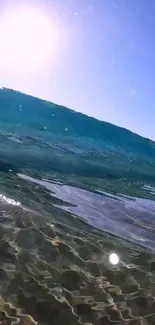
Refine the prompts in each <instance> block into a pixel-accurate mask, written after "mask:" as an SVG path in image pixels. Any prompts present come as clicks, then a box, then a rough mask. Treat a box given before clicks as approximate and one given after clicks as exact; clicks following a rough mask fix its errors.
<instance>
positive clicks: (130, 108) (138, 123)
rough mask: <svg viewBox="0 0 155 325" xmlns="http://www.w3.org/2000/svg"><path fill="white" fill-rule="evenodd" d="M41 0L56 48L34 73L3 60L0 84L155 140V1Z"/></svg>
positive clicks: (2, 8) (16, 3)
mask: <svg viewBox="0 0 155 325" xmlns="http://www.w3.org/2000/svg"><path fill="white" fill-rule="evenodd" d="M23 1H24V0H23ZM6 2H7V0H6V1H4V4H3V5H1V8H0V13H1V11H2V10H6V7H5V6H6ZM12 3H14V5H16V6H17V5H18V1H16V0H15V1H14V2H12ZM32 3H33V0H32V1H31V2H30V5H29V8H31V5H32ZM40 4H41V6H42V8H44V10H45V11H46V12H47V15H48V17H50V20H51V21H54V22H55V24H56V25H57V29H58V31H59V33H58V34H59V37H58V50H57V53H56V54H55V56H54V57H52V58H51V60H50V62H48V64H47V66H46V67H44V69H38V71H36V72H35V73H30V72H27V73H26V72H25V73H24V74H22V73H20V72H17V73H15V72H12V71H9V70H7V69H6V67H4V65H3V63H1V69H0V84H1V85H4V86H7V87H11V88H14V89H19V90H21V91H24V92H26V93H29V94H33V95H36V96H38V97H41V98H44V99H48V100H50V101H53V102H55V103H58V104H62V105H65V106H67V107H69V108H72V109H75V110H77V111H80V112H82V113H85V114H87V115H90V116H94V117H97V118H99V119H101V120H104V121H109V122H111V123H114V124H116V125H120V126H123V127H126V128H129V129H131V130H132V131H134V132H136V133H139V134H141V135H143V136H146V137H149V138H151V139H154V140H155V1H154V0H94V1H93V0H43V1H41V0H40V1H38V4H37V0H36V1H35V5H36V6H40Z"/></svg>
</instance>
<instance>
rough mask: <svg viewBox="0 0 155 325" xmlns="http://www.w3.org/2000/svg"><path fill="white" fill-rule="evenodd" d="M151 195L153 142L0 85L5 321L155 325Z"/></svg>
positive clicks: (0, 268)
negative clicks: (111, 257) (114, 260)
mask: <svg viewBox="0 0 155 325" xmlns="http://www.w3.org/2000/svg"><path fill="white" fill-rule="evenodd" d="M154 199H155V143H154V142H153V141H151V140H148V139H145V138H143V137H140V136H139V135H136V134H134V133H132V132H130V131H128V130H126V129H123V128H120V127H117V126H114V125H112V124H110V123H106V122H101V121H98V120H96V119H94V118H91V117H88V116H85V115H83V114H80V113H77V112H74V111H72V110H69V109H67V108H65V107H62V106H58V105H55V104H53V103H49V102H47V101H43V100H40V99H37V98H34V97H31V96H28V95H24V94H22V93H20V92H16V91H13V90H10V89H6V88H2V89H0V221H1V224H0V233H1V240H0V281H2V282H1V283H2V293H1V304H0V306H1V307H0V308H1V309H0V311H1V313H0V319H2V321H4V319H5V321H6V323H5V324H12V325H13V324H15V323H13V322H14V321H19V322H20V324H25V325H27V324H36V323H35V322H38V324H55V325H58V324H61V322H62V319H63V320H64V319H65V321H66V325H69V324H72V325H74V324H95V325H101V324H105V325H110V324H113V323H114V322H115V324H125V325H137V324H144V322H145V324H154V320H155V318H154V317H155V315H154V300H153V299H154V298H153V297H154V292H155V291H154V290H155V288H154V276H155V275H154V265H155V261H154V250H155V200H154ZM113 251H116V253H118V255H119V256H120V259H121V263H120V264H119V266H118V267H116V269H114V270H113V269H112V270H111V266H110V265H109V264H108V260H107V259H108V254H110V252H113ZM146 261H147V263H146ZM146 265H147V267H148V268H147V267H146ZM58 270H59V271H58ZM130 270H131V271H130ZM138 272H139V273H138ZM1 273H2V275H1ZM123 274H126V276H127V278H128V280H127V281H125V278H124V280H123V281H124V282H122V281H121V279H122V277H123V276H124V275H123ZM146 279H147V281H148V282H147V281H146ZM146 282H147V283H146ZM75 283H76V285H75ZM128 283H130V285H129V284H128ZM73 287H74V288H73ZM97 287H98V289H96V288H97ZM103 288H104V290H103ZM105 288H107V289H105ZM96 290H97V291H96ZM97 292H98V293H97ZM112 292H113V293H112ZM103 293H104V294H103ZM97 295H98V296H97ZM129 295H132V303H131V302H129V301H130V299H129ZM118 297H119V299H118ZM137 297H138V298H137ZM124 299H125V300H124ZM137 299H141V300H137ZM151 299H152V300H151ZM144 300H145V302H144ZM123 301H125V302H124V303H125V304H126V307H123V306H124V305H123ZM146 301H147V303H146ZM118 302H119V304H117V303H118ZM143 303H144V304H145V303H146V305H147V306H146V307H145V308H144V309H145V312H144V310H142V309H141V307H142V305H143ZM94 304H95V306H96V307H94ZM132 304H133V305H132ZM138 304H139V305H138ZM150 304H152V305H151V306H152V307H150ZM32 305H34V306H35V307H34V309H33V308H32ZM118 305H119V307H118ZM131 305H132V306H131ZM51 306H54V307H52V308H53V309H52V314H51ZM64 306H65V307H64ZM120 306H121V307H120ZM137 306H139V307H137ZM114 307H115V308H114ZM116 307H117V308H116ZM118 308H120V310H121V312H120V311H119V315H118V310H117V312H116V309H118ZM123 308H124V309H123ZM137 308H139V309H137ZM149 308H152V309H149ZM125 311H126V313H127V314H125ZM9 319H10V320H9ZM144 320H145V321H144ZM9 321H10V322H11V323H9Z"/></svg>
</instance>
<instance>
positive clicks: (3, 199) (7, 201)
mask: <svg viewBox="0 0 155 325" xmlns="http://www.w3.org/2000/svg"><path fill="white" fill-rule="evenodd" d="M0 199H1V200H2V201H4V202H6V203H8V204H11V205H17V206H20V205H21V204H20V202H18V201H15V200H13V199H10V198H9V197H6V196H5V195H3V194H0Z"/></svg>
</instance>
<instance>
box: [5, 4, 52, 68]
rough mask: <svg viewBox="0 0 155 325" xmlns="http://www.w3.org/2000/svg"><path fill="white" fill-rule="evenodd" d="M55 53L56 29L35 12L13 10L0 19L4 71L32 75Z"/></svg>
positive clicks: (31, 9)
mask: <svg viewBox="0 0 155 325" xmlns="http://www.w3.org/2000/svg"><path fill="white" fill-rule="evenodd" d="M56 49H57V33H56V26H55V25H54V24H52V21H50V20H49V18H48V17H47V14H44V13H43V12H42V10H41V9H40V10H39V9H38V8H31V7H30V8H16V9H13V10H10V11H8V12H6V13H4V14H3V15H1V16H0V61H1V64H3V68H5V69H8V70H14V71H16V72H18V71H27V72H33V71H34V70H36V69H41V68H43V67H44V66H46V64H47V62H48V61H49V60H51V59H52V55H54V54H55V52H56Z"/></svg>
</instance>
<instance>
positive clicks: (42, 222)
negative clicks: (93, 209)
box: [0, 201, 155, 325]
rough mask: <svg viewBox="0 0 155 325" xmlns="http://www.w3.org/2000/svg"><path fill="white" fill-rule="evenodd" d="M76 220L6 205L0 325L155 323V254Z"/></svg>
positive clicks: (1, 207)
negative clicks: (113, 259)
mask: <svg viewBox="0 0 155 325" xmlns="http://www.w3.org/2000/svg"><path fill="white" fill-rule="evenodd" d="M53 211H54V210H53ZM60 213H61V212H60ZM70 218H72V220H73V222H72V225H69V223H68V225H66V226H65V219H64V223H63V222H62V221H60V217H59V216H57V215H54V212H53V216H52V215H51V217H50V221H51V222H49V220H46V219H45V218H44V216H42V215H39V214H38V213H34V212H30V211H27V210H25V209H23V208H22V207H20V206H13V205H8V204H7V203H6V202H3V201H1V202H0V324H4V325H10V324H12V325H15V324H19V325H31V324H40V325H48V324H53V325H62V324H64V325H77V324H94V325H114V324H115V325H118V324H120V325H140V324H143V325H144V324H145V325H147V324H155V300H154V296H155V256H154V255H153V254H151V253H150V252H146V251H144V250H142V249H140V248H139V247H136V246H133V245H131V244H128V243H127V242H124V241H122V240H119V239H117V238H116V237H113V236H110V235H107V234H105V233H103V232H100V231H98V230H95V229H93V228H92V227H91V226H88V225H85V224H84V223H82V221H80V220H79V219H78V218H76V217H74V216H72V217H71V215H70ZM58 220H59V221H58ZM73 224H74V225H75V226H74V225H73ZM113 251H114V252H116V253H117V254H119V258H120V263H119V264H118V265H117V266H115V267H114V266H112V265H111V264H110V263H109V254H110V253H111V252H113Z"/></svg>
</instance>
